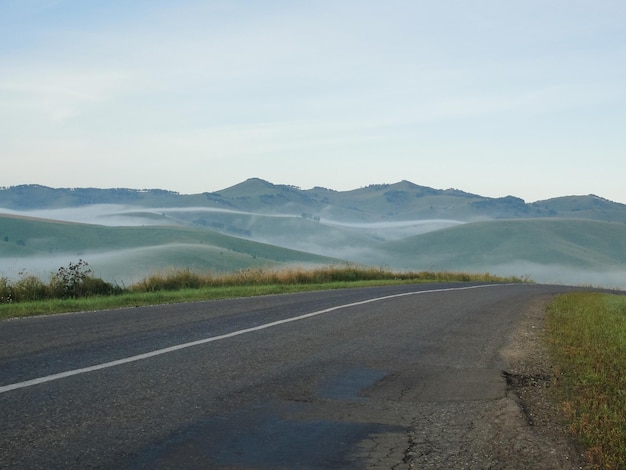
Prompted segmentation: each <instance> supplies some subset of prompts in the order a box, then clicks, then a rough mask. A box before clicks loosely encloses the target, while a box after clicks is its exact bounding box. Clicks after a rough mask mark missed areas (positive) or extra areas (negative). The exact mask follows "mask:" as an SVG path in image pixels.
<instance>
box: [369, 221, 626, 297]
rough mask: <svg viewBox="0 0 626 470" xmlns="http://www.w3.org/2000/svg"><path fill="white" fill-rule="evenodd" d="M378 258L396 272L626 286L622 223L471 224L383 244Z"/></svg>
mask: <svg viewBox="0 0 626 470" xmlns="http://www.w3.org/2000/svg"><path fill="white" fill-rule="evenodd" d="M378 255H379V256H380V258H379V260H380V261H382V260H385V261H386V262H387V263H388V264H389V265H391V266H394V267H396V268H399V269H435V270H440V269H451V270H460V271H465V270H471V271H490V272H495V273H498V274H516V275H520V274H523V273H525V274H529V275H530V276H531V277H533V278H534V279H536V280H541V281H549V282H557V281H566V280H574V279H577V280H578V281H577V282H588V283H593V279H597V278H598V277H599V276H602V275H604V276H605V277H607V278H610V279H611V281H610V282H611V283H612V284H611V285H612V286H617V285H620V286H626V282H625V281H626V277H624V275H625V274H626V225H624V224H620V223H610V222H596V221H588V220H575V219H562V220H542V219H528V220H506V221H488V222H475V223H468V224H464V225H459V226H455V227H451V228H447V229H444V230H439V231H434V232H429V233H426V234H423V235H418V236H414V237H409V238H406V239H403V240H399V241H393V242H389V243H386V244H385V245H384V246H382V247H381V248H380V251H379V253H378ZM585 276H586V277H587V281H584V279H585Z"/></svg>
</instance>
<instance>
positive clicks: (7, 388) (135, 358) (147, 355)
mask: <svg viewBox="0 0 626 470" xmlns="http://www.w3.org/2000/svg"><path fill="white" fill-rule="evenodd" d="M505 285H510V284H481V285H477V286H468V287H451V288H447V289H430V290H423V291H413V292H404V293H402V294H393V295H386V296H384V297H375V298H373V299H367V300H361V301H359V302H353V303H349V304H344V305H337V306H335V307H330V308H325V309H323V310H318V311H316V312H311V313H306V314H304V315H299V316H297V317H291V318H285V319H284V320H277V321H274V322H270V323H265V324H263V325H258V326H254V327H252V328H245V329H243V330H237V331H233V332H231V333H226V334H223V335H219V336H211V337H209V338H204V339H200V340H197V341H191V342H189V343H183V344H178V345H176V346H170V347H168V348H163V349H157V350H155V351H150V352H147V353H144V354H138V355H136V356H130V357H126V358H124V359H118V360H116V361H111V362H104V363H102V364H96V365H94V366H89V367H83V368H81V369H74V370H68V371H66V372H60V373H58V374H52V375H47V376H45V377H38V378H36V379H31V380H26V381H24V382H17V383H14V384H10V385H4V386H2V387H0V393H5V392H9V391H11V390H17V389H20V388H26V387H32V386H33V385H38V384H43V383H46V382H52V381H53V380H59V379H64V378H66V377H71V376H73V375H79V374H85V373H87V372H93V371H96V370H100V369H108V368H109V367H115V366H120V365H122V364H128V363H130V362H137V361H143V360H144V359H149V358H151V357H155V356H160V355H162V354H167V353H171V352H174V351H178V350H180V349H185V348H191V347H193V346H199V345H201V344H206V343H211V342H213V341H220V340H222V339H227V338H232V337H234V336H239V335H244V334H246V333H252V332H254V331H259V330H264V329H266V328H272V327H274V326H278V325H283V324H285V323H291V322H294V321H299V320H304V319H306V318H311V317H315V316H317V315H323V314H325V313H330V312H334V311H336V310H341V309H344V308H349V307H356V306H358V305H365V304H369V303H373V302H379V301H381V300H388V299H393V298H396V297H405V296H408V295H418V294H431V293H434V292H449V291H456V290H468V289H479V288H483V287H496V286H505Z"/></svg>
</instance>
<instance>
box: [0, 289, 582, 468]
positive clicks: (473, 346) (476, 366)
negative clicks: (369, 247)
mask: <svg viewBox="0 0 626 470" xmlns="http://www.w3.org/2000/svg"><path fill="white" fill-rule="evenodd" d="M467 287H471V285H468V284H459V285H452V284H445V285H404V286H390V287H382V288H368V289H348V290H341V291H324V292H314V293H305V294H292V295H284V296H268V297H259V298H251V299H237V300H228V301H214V302H198V303H189V304H177V305H169V306H158V307H151V308H138V309H120V310H114V311H109V312H90V313H82V314H75V315H61V316H56V317H40V318H29V319H23V320H11V321H4V322H0V387H3V386H4V387H6V386H7V385H9V384H15V383H22V382H24V381H27V380H31V379H33V378H36V377H46V376H50V375H51V374H57V373H59V372H63V371H67V370H76V369H80V368H87V367H90V366H93V365H94V364H102V363H107V362H111V361H117V360H120V359H123V358H128V357H133V356H137V355H139V354H143V353H146V352H149V351H155V350H162V349H163V348H172V350H171V351H170V350H168V351H167V352H165V353H162V354H159V355H156V356H153V357H149V358H145V359H141V360H136V361H133V362H129V363H124V364H120V365H115V366H111V367H107V368H103V369H98V370H90V371H88V372H85V373H80V374H76V375H72V376H69V377H65V378H60V379H58V380H52V381H49V382H44V383H38V384H36V385H29V386H24V387H23V388H18V389H13V390H8V391H4V392H2V393H0V422H1V423H2V426H1V427H0V467H1V468H3V469H9V468H47V469H49V468H81V469H84V468H116V469H117V468H132V469H142V468H150V469H169V468H188V469H194V468H197V469H200V468H202V469H207V468H209V469H210V468H214V469H254V468H260V469H263V468H265V469H267V468H272V469H273V468H276V469H280V468H287V469H290V468H302V469H306V468H311V469H329V468H348V469H350V468H354V469H412V468H420V469H424V468H425V469H440V468H459V469H460V468H472V469H474V468H475V469H483V468H484V469H487V468H489V469H525V468H528V469H531V468H532V469H537V468H578V467H577V462H576V452H575V451H574V450H573V449H572V447H571V445H570V443H569V442H567V439H566V437H565V436H564V435H563V434H562V433H561V432H560V430H559V429H560V428H559V426H558V425H556V424H555V423H554V421H555V420H556V419H557V418H558V417H557V416H555V415H551V414H550V413H551V411H550V410H551V409H550V405H549V402H548V401H547V400H546V399H545V393H544V392H545V390H544V388H545V387H547V384H549V380H539V379H538V378H541V377H544V378H546V377H549V375H550V370H549V363H547V362H546V360H545V355H544V354H542V351H541V350H540V346H538V344H539V343H538V338H539V332H540V329H541V321H542V316H541V312H542V305H544V304H545V302H546V300H547V299H549V298H550V296H552V295H554V294H556V293H559V292H563V291H565V290H568V288H565V287H558V286H540V285H498V286H487V287H476V288H470V289H468V288H467ZM458 288H461V289H459V290H455V289H458ZM437 290H438V291H437ZM426 291H428V292H426ZM407 294H408V295H407ZM372 299H377V300H375V301H372ZM342 305H343V306H344V307H342V308H337V307H338V306H342ZM312 312H318V313H316V315H312V316H308V317H304V316H305V315H307V314H310V313H312ZM295 317H302V318H301V319H298V320H297V321H288V322H286V321H285V320H287V319H290V318H295ZM270 323H271V324H272V325H271V326H267V327H263V328H259V327H260V326H263V325H268V324H270ZM237 331H245V332H244V333H241V334H237V335H232V334H231V333H232V332H237ZM529 332H532V333H533V334H529ZM218 336H219V337H220V338H221V339H219V340H215V341H211V342H203V340H204V339H206V338H208V337H218ZM192 342H196V343H194V344H193V345H191V346H189V347H185V348H180V349H176V345H181V344H190V343H192ZM532 377H535V378H537V380H534V381H533V380H523V379H524V378H526V379H528V378H532ZM529 384H531V385H529ZM532 384H534V385H532ZM0 390H1V388H0ZM542 417H543V418H542Z"/></svg>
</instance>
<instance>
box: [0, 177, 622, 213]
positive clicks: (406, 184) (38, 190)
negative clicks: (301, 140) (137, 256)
mask: <svg viewBox="0 0 626 470" xmlns="http://www.w3.org/2000/svg"><path fill="white" fill-rule="evenodd" d="M94 204H118V205H129V206H139V207H147V208H156V207H164V208H168V207H206V208H215V209H230V210H239V211H245V212H258V213H265V214H267V213H280V214H288V215H293V214H300V213H306V214H311V215H313V216H318V217H327V218H330V219H333V218H334V219H342V220H352V221H384V220H415V219H437V218H447V219H458V220H463V221H475V220H481V219H506V218H535V217H542V218H543V217H548V218H551V217H559V218H563V217H565V218H570V217H574V218H584V219H591V220H603V221H613V222H621V223H626V204H622V203H619V202H615V201H611V200H609V199H606V198H603V197H601V196H597V195H595V194H589V195H568V196H560V197H556V198H550V199H546V200H540V201H535V202H530V203H529V202H526V201H524V200H523V199H521V198H518V197H516V196H513V195H508V196H504V197H497V198H492V197H486V196H481V195H478V194H473V193H468V192H465V191H462V190H460V189H456V188H448V189H435V188H431V187H429V186H420V185H418V184H415V183H413V182H410V181H408V180H402V181H399V182H396V183H392V184H371V185H368V186H364V187H361V188H356V189H352V190H347V191H337V190H333V189H329V188H323V187H320V186H316V187H313V188H311V189H301V188H299V187H297V186H292V185H285V184H274V183H271V182H269V181H266V180H263V179H260V178H249V179H247V180H245V181H242V182H240V183H238V184H235V185H233V186H230V187H227V188H224V189H222V190H219V191H213V192H204V193H197V194H181V193H178V192H175V191H169V190H164V189H129V188H51V187H47V186H42V185H37V184H32V185H18V186H9V187H4V188H0V208H4V209H9V210H17V211H29V210H37V209H55V208H66V207H80V206H88V205H94Z"/></svg>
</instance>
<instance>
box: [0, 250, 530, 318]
mask: <svg viewBox="0 0 626 470" xmlns="http://www.w3.org/2000/svg"><path fill="white" fill-rule="evenodd" d="M454 281H457V282H468V281H475V282H525V281H528V279H524V278H516V277H510V278H502V277H498V276H494V275H491V274H489V273H485V274H468V273H445V272H444V273H436V272H428V271H424V272H394V271H390V270H386V269H382V268H371V267H361V266H346V265H342V266H329V267H323V268H312V269H304V268H293V269H280V270H273V269H265V270H264V269H246V270H242V271H238V272H234V273H229V274H221V275H217V274H212V273H198V272H195V271H192V270H190V269H179V270H167V271H163V272H160V273H154V274H152V275H150V276H148V277H146V278H144V279H143V280H141V281H139V282H137V283H134V284H132V285H130V286H128V287H120V286H114V285H111V284H109V283H106V282H105V281H103V280H102V279H99V278H96V277H93V276H91V271H90V269H89V268H88V265H87V263H86V262H83V261H82V260H81V261H79V263H76V264H72V263H70V266H69V267H67V268H59V271H58V272H57V273H55V274H52V275H51V277H50V281H49V282H48V283H45V282H43V281H41V280H40V279H37V278H35V277H33V276H28V275H23V276H22V278H20V279H19V280H17V281H15V282H12V281H10V280H8V279H7V278H0V318H8V317H12V316H26V315H35V314H48V313H56V312H68V311H79V310H98V309H104V308H114V307H124V306H129V305H134V306H138V305H148V304H158V303H168V302H183V301H192V300H208V299H217V298H226V297H244V296H249V295H265V294H276V293H284V292H296V291H304V290H313V289H333V288H341V287H352V286H366V285H374V284H376V285H381V284H388V283H403V282H454Z"/></svg>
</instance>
